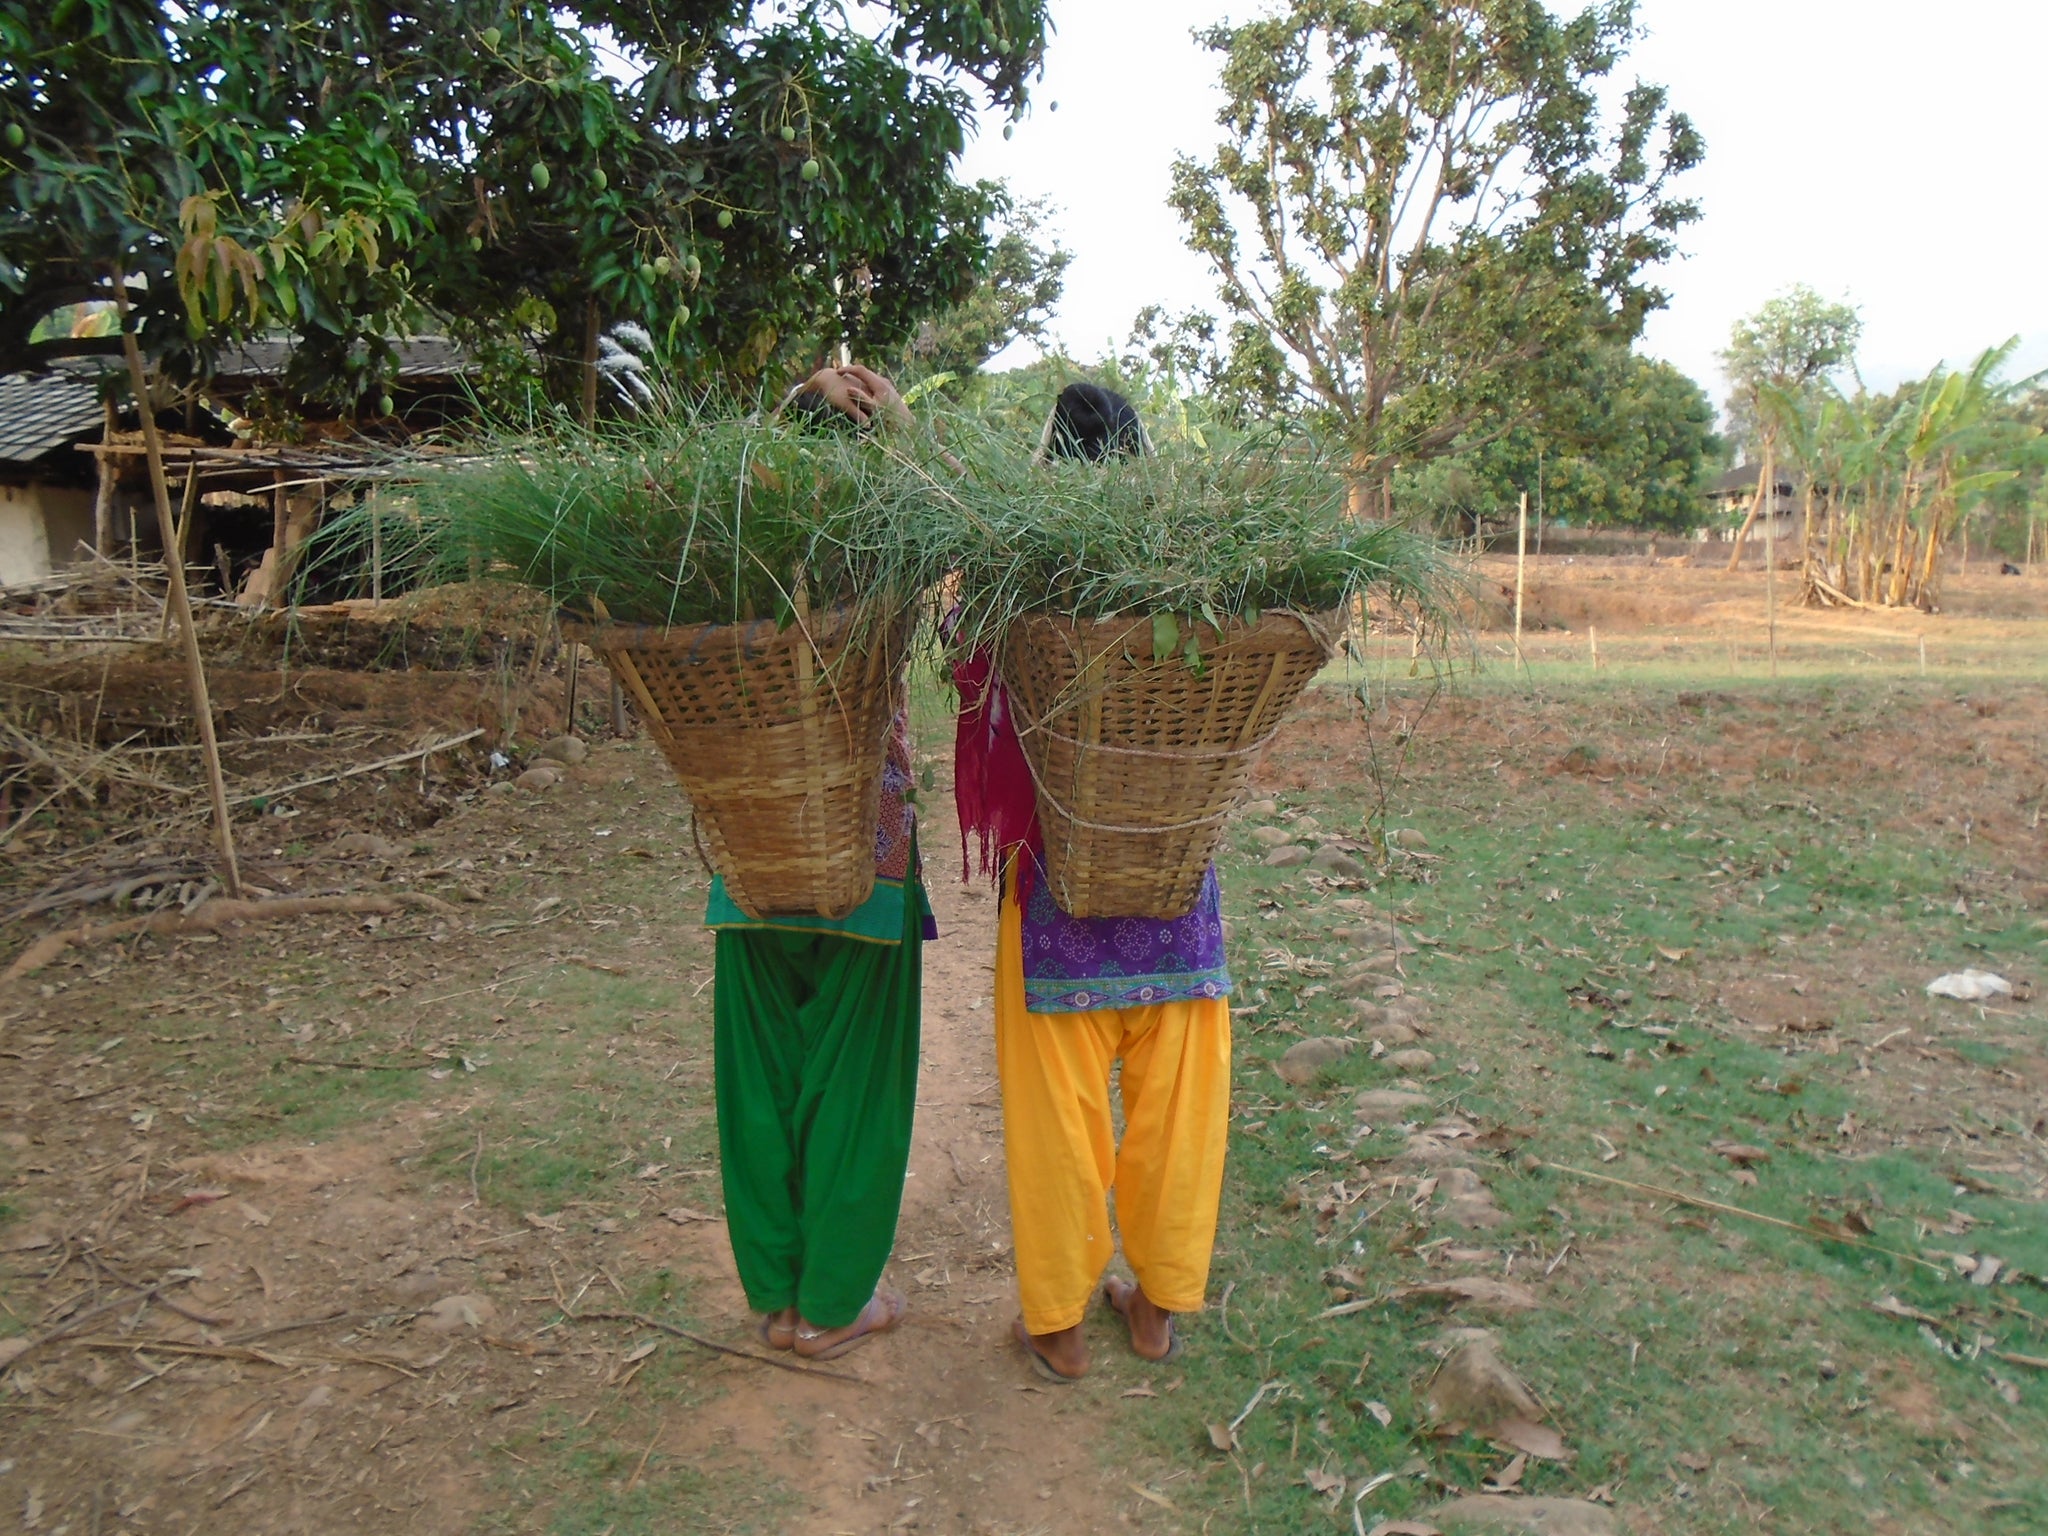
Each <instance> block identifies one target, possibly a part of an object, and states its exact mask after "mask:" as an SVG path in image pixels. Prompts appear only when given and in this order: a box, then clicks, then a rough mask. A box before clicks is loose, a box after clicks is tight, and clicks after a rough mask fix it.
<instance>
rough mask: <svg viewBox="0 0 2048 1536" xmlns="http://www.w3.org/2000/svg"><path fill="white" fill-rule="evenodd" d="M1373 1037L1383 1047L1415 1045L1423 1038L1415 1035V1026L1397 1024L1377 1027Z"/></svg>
mask: <svg viewBox="0 0 2048 1536" xmlns="http://www.w3.org/2000/svg"><path fill="white" fill-rule="evenodd" d="M1372 1037H1373V1039H1375V1040H1377V1041H1379V1043H1380V1044H1381V1045H1413V1044H1414V1043H1415V1042H1416V1041H1417V1040H1419V1039H1421V1038H1422V1037H1421V1036H1420V1035H1418V1034H1416V1033H1415V1026H1414V1025H1412V1024H1396V1023H1386V1024H1381V1025H1379V1026H1377V1027H1376V1028H1375V1029H1374V1030H1373V1032H1372Z"/></svg>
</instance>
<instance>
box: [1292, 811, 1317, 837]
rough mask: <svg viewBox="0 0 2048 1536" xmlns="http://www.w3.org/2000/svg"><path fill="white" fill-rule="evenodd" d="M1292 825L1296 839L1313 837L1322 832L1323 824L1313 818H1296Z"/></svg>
mask: <svg viewBox="0 0 2048 1536" xmlns="http://www.w3.org/2000/svg"><path fill="white" fill-rule="evenodd" d="M1292 825H1293V828H1294V835H1295V836H1296V837H1314V836H1315V835H1316V834H1317V833H1318V832H1320V831H1322V830H1323V824H1322V823H1321V822H1320V821H1317V820H1316V819H1315V817H1313V816H1297V817H1295V818H1294V821H1293V823H1292Z"/></svg>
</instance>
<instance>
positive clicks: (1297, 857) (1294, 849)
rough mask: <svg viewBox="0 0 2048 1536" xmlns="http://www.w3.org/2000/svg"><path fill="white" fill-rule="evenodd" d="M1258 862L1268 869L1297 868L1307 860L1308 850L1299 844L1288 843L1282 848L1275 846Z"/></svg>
mask: <svg viewBox="0 0 2048 1536" xmlns="http://www.w3.org/2000/svg"><path fill="white" fill-rule="evenodd" d="M1259 862H1260V863H1262V864H1264V865H1265V866H1266V868H1268V869H1297V868H1299V867H1300V866H1301V865H1303V864H1306V863H1307V862H1308V850H1307V849H1306V848H1303V847H1301V846H1300V845H1299V844H1295V843H1289V844H1288V845H1287V846H1286V847H1284V848H1275V849H1274V850H1273V851H1272V852H1271V853H1269V854H1267V855H1266V856H1265V858H1263V859H1261V860H1260V861H1259Z"/></svg>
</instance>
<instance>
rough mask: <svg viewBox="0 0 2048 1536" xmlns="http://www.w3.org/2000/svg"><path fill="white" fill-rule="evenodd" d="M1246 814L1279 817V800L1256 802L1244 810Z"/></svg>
mask: <svg viewBox="0 0 2048 1536" xmlns="http://www.w3.org/2000/svg"><path fill="white" fill-rule="evenodd" d="M1244 814H1245V815H1247V816H1278V815H1279V814H1280V802H1279V801H1278V800H1254V801H1253V802H1252V803H1251V804H1250V805H1248V806H1246V807H1245V808H1244Z"/></svg>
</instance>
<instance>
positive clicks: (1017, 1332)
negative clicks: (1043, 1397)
mask: <svg viewBox="0 0 2048 1536" xmlns="http://www.w3.org/2000/svg"><path fill="white" fill-rule="evenodd" d="M1010 1333H1011V1336H1012V1337H1014V1338H1015V1339H1016V1341H1017V1342H1018V1343H1019V1344H1022V1345H1023V1346H1024V1358H1025V1359H1027V1360H1029V1361H1030V1362H1031V1369H1032V1370H1033V1371H1035V1372H1037V1374H1038V1378H1039V1379H1040V1380H1041V1381H1049V1382H1051V1383H1052V1384H1053V1385H1054V1386H1056V1387H1071V1386H1072V1385H1073V1384H1074V1383H1075V1382H1077V1381H1079V1380H1080V1379H1081V1378H1080V1377H1078V1376H1069V1375H1068V1374H1067V1373H1066V1372H1065V1371H1063V1370H1061V1369H1060V1368H1059V1367H1058V1366H1056V1365H1054V1364H1053V1363H1052V1362H1051V1361H1050V1360H1048V1359H1046V1357H1045V1354H1044V1352H1043V1351H1041V1350H1040V1349H1039V1347H1038V1345H1037V1344H1036V1343H1034V1342H1033V1341H1032V1337H1031V1330H1030V1329H1029V1328H1026V1327H1025V1326H1024V1319H1023V1318H1021V1317H1020V1318H1018V1319H1017V1320H1016V1321H1015V1322H1014V1323H1012V1324H1010Z"/></svg>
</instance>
